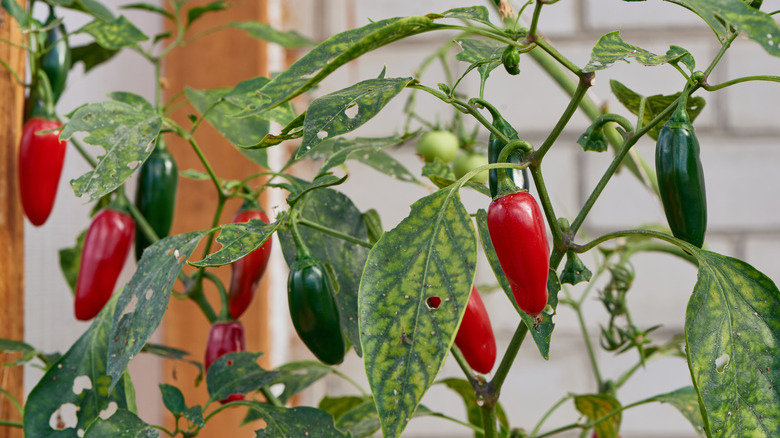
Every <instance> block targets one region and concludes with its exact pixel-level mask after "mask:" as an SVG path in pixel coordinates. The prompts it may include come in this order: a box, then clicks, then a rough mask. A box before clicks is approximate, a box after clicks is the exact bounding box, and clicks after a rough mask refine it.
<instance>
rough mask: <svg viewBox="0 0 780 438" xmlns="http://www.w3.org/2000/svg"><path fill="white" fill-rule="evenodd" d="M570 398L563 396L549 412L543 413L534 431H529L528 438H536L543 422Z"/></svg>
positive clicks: (568, 395)
mask: <svg viewBox="0 0 780 438" xmlns="http://www.w3.org/2000/svg"><path fill="white" fill-rule="evenodd" d="M570 398H572V395H571V394H567V395H565V396H563V397H562V398H561V399H560V400H558V401H557V402H556V403H555V404H554V405H553V406H552V407H551V408H550V409H549V410H547V412H545V413H544V415H543V416H542V418H541V419H539V422H538V423H536V426H535V427H534V430H532V431H531V435H530V436H532V437H535V436H536V434H537V433H539V429H541V428H542V425H543V424H544V422H545V421H547V419H548V418H549V417H550V415H552V413H553V412H555V410H556V409H558V408H559V407H561V406H562V405H563V404H564V403H566V401H568V400H569V399H570Z"/></svg>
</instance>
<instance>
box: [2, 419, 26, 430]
mask: <svg viewBox="0 0 780 438" xmlns="http://www.w3.org/2000/svg"><path fill="white" fill-rule="evenodd" d="M0 426H10V427H18V428H20V429H21V428H22V427H24V424H22V423H20V422H18V421H9V420H0Z"/></svg>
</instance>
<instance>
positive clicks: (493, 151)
mask: <svg viewBox="0 0 780 438" xmlns="http://www.w3.org/2000/svg"><path fill="white" fill-rule="evenodd" d="M487 108H488V109H489V110H490V113H491V114H492V116H493V126H494V127H495V128H496V129H498V130H499V131H501V133H503V134H504V135H505V136H507V137H508V138H509V139H510V140H517V139H518V138H519V136H518V135H517V131H515V128H513V127H512V125H510V124H509V122H507V121H506V120H504V118H503V117H501V115H500V114H498V112H497V111H495V109H494V108H491V107H487ZM504 146H506V143H504V142H503V141H501V139H500V138H498V137H496V136H495V135H493V134H492V133H491V134H490V139H489V141H488V162H489V163H490V164H493V163H497V162H498V156H499V155H500V154H501V150H502V149H504ZM524 160H525V157H524V156H523V152H522V151H521V150H516V151H513V152H512V153H511V154H509V158H508V159H507V163H514V164H518V163H522V162H523V161H524ZM499 172H501V173H505V172H508V173H509V178H510V179H511V180H512V182H514V184H515V186H517V187H518V188H519V189H520V190H528V181H529V180H530V176H529V175H528V168H525V169H522V170H519V169H490V172H489V173H488V179H489V183H490V196H491V197H495V196H496V191H497V189H498V177H499Z"/></svg>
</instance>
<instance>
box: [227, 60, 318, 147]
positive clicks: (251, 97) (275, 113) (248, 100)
mask: <svg viewBox="0 0 780 438" xmlns="http://www.w3.org/2000/svg"><path fill="white" fill-rule="evenodd" d="M268 82H270V79H268V78H267V77H265V76H257V77H254V78H250V79H246V80H243V81H241V82H239V83H238V84H237V85H236V86H235V88H233V89H232V90H230V91H229V92H228V93H227V94H225V96H224V97H225V99H226V100H228V101H230V102H231V103H232V104H233V105H235V106H237V107H238V108H237V109H236V111H234V112H233V113H232V114H231V115H233V116H234V117H247V116H248V115H257V116H261V117H262V118H263V119H265V120H271V121H274V122H278V123H279V124H280V125H290V124H292V123H294V122H296V124H295V125H293V126H295V127H297V126H303V118H304V114H305V112H304V114H301V115H299V116H296V115H295V110H294V109H293V107H292V104H290V103H289V102H288V103H286V104H284V105H279V106H277V107H275V108H272V109H270V110H268V111H263V112H262V113H263V114H260V113H259V112H257V111H256V110H257V108H258V107H259V103H260V101H259V100H258V99H257V90H258V89H260V88H262V87H264V86H265V85H266V84H268ZM298 118H300V124H297V119H298ZM288 131H289V127H288V128H286V129H283V130H282V132H288ZM243 146H249V145H246V144H245V145H243Z"/></svg>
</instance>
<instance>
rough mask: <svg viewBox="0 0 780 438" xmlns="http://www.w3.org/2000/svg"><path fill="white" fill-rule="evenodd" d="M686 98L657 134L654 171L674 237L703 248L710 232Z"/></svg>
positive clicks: (694, 137)
mask: <svg viewBox="0 0 780 438" xmlns="http://www.w3.org/2000/svg"><path fill="white" fill-rule="evenodd" d="M686 91H687V90H686ZM686 97H687V95H686V94H685V92H683V96H682V98H681V100H680V103H679V104H678V106H677V110H676V111H675V112H674V114H673V115H672V117H671V118H670V119H669V121H667V122H666V124H664V126H663V128H661V132H660V133H659V134H658V141H657V142H656V146H655V170H656V173H657V174H658V190H659V192H660V195H661V201H662V202H663V205H664V212H665V213H666V220H667V222H668V223H669V228H671V229H672V234H674V236H675V237H677V238H679V239H682V240H685V241H686V242H689V243H691V244H693V245H696V246H697V247H699V248H701V246H702V244H703V243H704V233H705V232H706V230H707V196H706V192H705V186H704V170H703V169H702V166H701V161H700V160H699V141H698V140H697V139H696V134H695V133H694V130H693V125H691V121H690V118H689V117H688V113H687V112H686V110H685V105H686V100H687V99H686Z"/></svg>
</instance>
